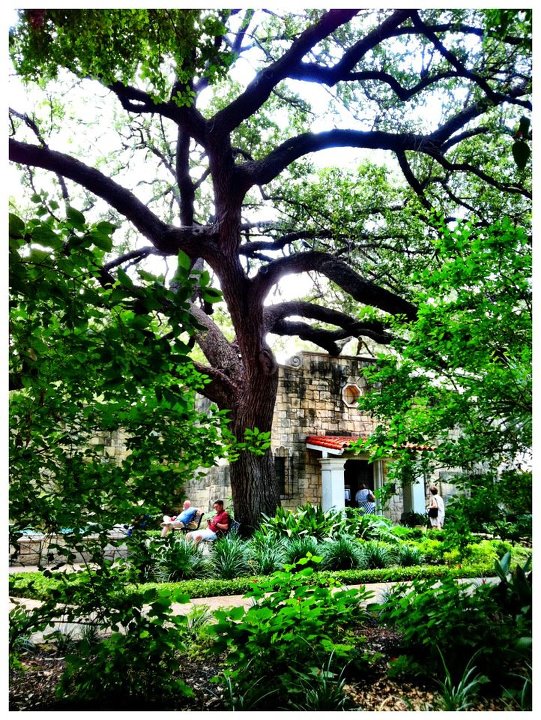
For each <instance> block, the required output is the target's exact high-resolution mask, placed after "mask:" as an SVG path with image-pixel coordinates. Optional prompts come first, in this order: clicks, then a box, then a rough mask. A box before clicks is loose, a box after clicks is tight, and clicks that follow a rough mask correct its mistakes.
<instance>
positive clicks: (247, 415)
mask: <svg viewBox="0 0 541 720" xmlns="http://www.w3.org/2000/svg"><path fill="white" fill-rule="evenodd" d="M529 32H530V31H529V17H528V13H527V12H520V11H494V12H492V13H490V12H488V13H487V12H481V11H459V10H454V11H436V10H372V11H366V10H330V11H315V10H313V11H312V10H302V11H299V12H298V13H282V12H279V13H278V12H269V11H252V10H242V11H240V10H234V11H192V10H154V11H153V10H130V11H127V10H126V11H125V10H116V11H111V10H105V11H98V10H28V11H21V13H20V20H19V23H18V25H17V26H16V27H15V28H14V29H13V32H12V37H11V50H12V57H13V60H14V63H15V67H16V70H17V73H18V74H19V76H20V77H22V78H23V79H26V80H29V81H36V80H37V81H39V83H40V84H41V85H43V86H45V87H46V89H47V91H48V92H53V91H56V92H57V93H65V92H66V87H67V86H66V83H67V82H68V79H69V78H71V81H72V82H73V78H74V77H75V78H79V79H80V81H81V84H80V86H79V84H78V85H77V90H78V91H79V92H81V91H83V93H84V95H83V96H82V97H83V98H84V100H83V101H82V102H80V104H79V105H78V106H76V107H74V106H72V105H70V106H66V107H69V108H70V110H69V112H70V113H75V114H76V116H77V122H78V123H79V124H80V125H79V127H80V129H81V132H83V130H84V129H85V128H87V127H88V126H89V125H91V124H92V122H96V115H99V118H98V122H99V124H100V131H101V135H98V137H99V138H100V142H99V145H98V146H96V147H92V148H88V147H87V148H82V149H81V148H78V142H77V140H78V138H77V137H73V136H72V137H70V138H68V139H66V135H65V127H66V125H67V124H68V120H69V117H68V115H69V113H67V112H66V110H65V109H63V106H62V100H63V98H62V95H60V94H58V95H57V96H56V97H51V98H50V99H49V102H48V104H47V108H48V112H49V114H48V115H47V116H45V117H44V116H43V114H42V113H41V114H40V109H39V108H38V107H36V108H35V109H34V110H33V111H32V112H27V113H24V112H20V111H18V110H17V108H14V110H13V111H12V115H11V117H12V126H11V127H12V137H11V139H10V158H11V160H13V161H14V162H15V163H18V164H19V165H20V166H23V167H26V168H27V169H28V171H29V175H28V178H29V179H28V182H30V183H32V184H33V186H34V187H37V186H38V184H39V175H38V174H37V172H38V170H45V171H47V172H48V173H49V176H50V178H53V179H54V178H56V179H57V180H58V187H59V192H61V193H62V194H63V196H64V198H65V199H66V201H69V200H70V198H72V197H73V196H74V193H75V192H76V188H77V187H79V188H81V189H82V190H84V191H85V192H86V193H87V195H86V196H85V200H86V202H89V200H88V198H89V197H96V198H99V199H101V201H104V202H105V204H106V205H107V206H109V208H110V210H111V215H110V217H113V218H114V219H115V220H119V219H124V220H125V221H126V222H127V223H128V224H129V225H130V226H131V227H132V228H133V229H134V231H135V233H136V235H137V236H138V237H139V238H144V239H145V242H146V244H145V245H141V244H140V243H139V244H138V245H135V246H132V247H129V248H127V247H126V245H125V244H124V245H123V246H119V248H118V252H117V254H116V255H115V256H111V257H110V258H108V259H107V262H105V263H104V266H103V272H102V282H103V283H104V284H107V283H114V282H115V280H116V279H117V278H118V273H119V272H120V271H122V270H126V269H127V268H128V267H130V266H133V265H134V264H135V265H139V266H143V265H144V263H145V261H147V259H148V258H152V257H155V256H156V255H157V256H160V257H165V258H167V257H168V256H172V257H173V258H175V257H177V256H178V255H179V252H181V253H182V255H181V257H182V258H184V257H185V256H188V257H189V258H190V261H191V263H192V265H193V266H198V265H201V264H203V263H204V264H206V265H207V266H208V267H209V268H210V269H211V271H212V274H213V278H214V279H215V282H216V287H219V288H220V290H221V292H222V293H223V297H224V300H225V303H226V305H227V310H228V312H229V315H230V319H231V323H232V327H233V329H234V333H235V337H234V339H233V340H228V339H227V338H226V336H225V334H224V332H222V330H221V329H220V327H219V326H218V324H217V323H216V322H215V321H214V319H213V317H212V313H211V312H210V307H209V305H208V304H206V303H205V302H204V300H203V299H197V298H194V301H193V303H192V307H191V310H192V315H193V318H194V319H195V320H196V321H197V323H198V325H199V327H200V330H199V332H198V335H197V343H198V344H199V346H200V348H201V350H202V352H203V354H204V357H205V358H206V363H204V364H203V363H202V364H201V367H200V369H201V370H203V371H204V372H205V373H206V374H207V375H208V376H209V378H210V380H211V381H210V382H209V384H208V385H207V386H206V387H205V393H206V394H207V396H208V397H209V398H210V399H211V400H212V401H214V402H216V403H217V405H218V406H219V407H220V408H222V409H228V410H229V411H230V418H231V428H232V430H233V433H234V434H235V436H236V437H237V438H239V440H243V439H244V437H245V431H246V430H247V429H251V428H255V427H257V428H259V430H261V431H269V430H270V428H271V424H272V416H273V408H274V402H275V397H276V388H277V365H276V361H275V358H274V356H273V352H272V350H271V348H270V346H269V344H268V335H269V334H271V333H274V334H277V335H296V336H298V337H300V338H302V339H304V340H309V341H311V342H312V343H315V344H316V345H318V346H319V347H321V348H323V349H325V350H326V351H328V352H329V353H331V354H333V355H336V354H339V352H340V350H341V347H342V346H343V342H344V341H345V340H347V339H348V338H352V337H354V338H358V339H360V340H362V339H366V338H369V339H370V340H371V341H374V342H377V343H383V344H385V343H388V342H389V340H390V337H391V336H390V334H389V332H388V329H387V327H386V325H387V323H386V320H385V318H386V317H391V316H396V315H400V316H403V317H405V318H409V319H411V320H413V319H415V318H416V316H417V308H416V306H415V304H414V302H412V296H408V288H407V276H408V262H409V261H410V260H411V259H412V258H413V257H415V258H422V257H426V256H427V254H429V253H430V245H429V243H427V238H429V237H430V234H431V232H432V230H431V228H432V227H436V225H437V223H436V222H435V221H434V218H436V217H437V218H438V222H439V221H440V218H441V217H443V218H444V219H445V220H446V221H447V222H451V221H453V219H455V218H457V217H460V216H463V215H465V214H469V215H475V222H477V223H478V224H480V225H483V224H488V223H490V222H491V221H492V220H493V219H494V218H493V217H491V213H492V215H494V213H495V212H498V213H502V212H504V213H505V214H508V215H510V216H514V217H515V218H516V217H518V216H520V214H521V213H522V212H523V209H524V206H525V202H526V203H527V200H528V198H529V197H530V193H529V189H528V187H527V185H526V178H525V174H524V172H523V169H524V167H525V164H526V163H527V162H528V153H529V143H528V137H527V135H528V123H527V119H524V116H527V114H528V112H529V110H530V108H531V105H530V95H529V93H530V84H531V69H530V65H529V47H528V37H529ZM66 71H68V73H69V74H66ZM77 82H78V83H79V81H77ZM104 91H105V92H106V93H107V95H106V98H109V97H112V98H113V99H114V101H115V102H116V104H117V106H118V113H117V114H116V115H113V114H111V113H107V112H105V111H104V110H103V108H104V104H103V103H104ZM79 97H81V96H79ZM93 103H94V105H93ZM521 117H523V119H522V120H520V118H521ZM59 118H61V121H60V120H59ZM108 118H110V120H108ZM517 128H518V129H519V130H518V133H517V134H516V136H515V137H513V134H514V133H515V131H516V129H517ZM106 138H107V139H106ZM102 142H103V146H104V148H105V147H107V148H109V147H111V148H112V149H111V151H110V152H105V150H104V152H103V153H102V156H101V157H98V156H99V155H100V152H99V151H100V146H101V144H102ZM336 148H353V149H355V150H363V151H369V152H370V158H371V159H375V158H378V157H381V158H382V162H383V159H384V158H387V159H389V158H392V159H393V160H394V162H395V165H396V168H397V169H399V171H400V173H401V175H402V179H403V182H402V187H401V188H400V190H391V186H392V183H390V182H389V185H388V187H387V189H386V191H385V192H383V191H382V187H383V185H384V184H385V183H386V182H387V180H384V179H382V178H381V177H380V179H379V180H378V179H377V177H378V172H379V171H378V170H377V169H376V168H374V167H373V166H372V165H365V166H364V168H363V169H361V170H360V171H359V172H358V173H354V174H353V175H351V176H348V177H347V178H346V173H339V172H335V173H333V172H330V173H328V174H323V175H322V176H321V177H317V176H316V173H315V171H314V167H313V164H312V159H313V157H314V154H317V153H319V152H321V151H325V150H330V149H336ZM94 155H95V156H96V157H95V159H94ZM138 155H140V156H141V158H142V160H140V161H138V160H137V156H138ZM90 157H92V158H93V159H92V160H90V159H89V158H90ZM143 163H144V165H143ZM149 188H150V191H151V192H150V193H149V192H148V190H149ZM494 198H497V202H494ZM308 199H309V200H310V202H308ZM494 208H497V210H496V211H495V210H494ZM389 253H391V254H392V255H393V257H395V258H399V260H397V261H396V262H397V263H398V265H399V266H400V268H401V271H400V273H399V275H400V277H395V276H394V275H393V273H392V272H389V264H388V254H389ZM400 263H402V264H401V265H400ZM395 266H396V263H395ZM301 273H310V274H311V276H312V277H313V278H315V279H316V280H317V281H318V282H320V284H321V283H322V284H323V285H322V288H323V290H322V291H323V293H324V294H325V293H327V297H330V296H331V294H332V293H333V292H335V291H336V292H338V293H340V294H341V297H342V298H344V297H348V298H349V301H347V302H346V301H345V300H343V299H342V302H341V306H340V307H331V305H330V303H328V302H327V303H326V302H324V301H323V302H322V301H321V300H320V301H317V298H316V297H315V295H312V296H310V297H309V298H305V297H302V296H301V295H300V293H299V296H298V297H297V298H296V299H295V298H293V299H291V298H287V299H286V300H284V301H274V302H272V303H271V302H269V297H270V296H271V293H273V291H274V290H275V289H276V287H277V285H278V284H279V283H280V281H281V279H282V278H284V277H285V276H286V275H291V274H301ZM360 307H370V308H373V309H374V310H375V311H377V312H374V313H373V314H372V315H370V314H367V313H365V314H362V313H359V312H358V308H360ZM166 311H167V309H166V308H164V312H166ZM231 484H232V491H233V502H234V506H235V513H236V516H237V517H238V519H239V520H240V521H241V522H242V523H244V524H246V525H247V526H255V525H257V523H258V519H259V516H260V513H261V512H265V513H272V512H273V511H274V510H275V508H276V507H277V505H278V504H279V490H278V487H277V484H276V482H275V480H274V473H273V463H272V456H271V454H270V452H267V453H266V454H264V455H257V454H254V453H250V452H244V453H241V454H240V457H239V459H238V460H237V461H236V462H235V463H233V465H232V467H231Z"/></svg>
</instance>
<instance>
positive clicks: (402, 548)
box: [395, 543, 424, 567]
mask: <svg viewBox="0 0 541 720" xmlns="http://www.w3.org/2000/svg"><path fill="white" fill-rule="evenodd" d="M395 558H396V561H397V563H398V564H399V565H401V566H402V567H410V566H411V565H422V563H423V562H424V555H423V553H422V552H421V550H420V549H419V548H418V547H416V546H415V545H409V544H407V543H401V544H400V545H399V546H398V547H397V548H396V550H395Z"/></svg>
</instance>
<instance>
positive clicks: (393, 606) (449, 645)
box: [379, 578, 520, 682]
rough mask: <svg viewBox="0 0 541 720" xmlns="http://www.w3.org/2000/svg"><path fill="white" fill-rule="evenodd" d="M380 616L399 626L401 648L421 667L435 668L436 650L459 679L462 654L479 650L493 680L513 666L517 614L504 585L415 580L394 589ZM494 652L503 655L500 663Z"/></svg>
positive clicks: (479, 657)
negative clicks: (508, 603) (506, 597)
mask: <svg viewBox="0 0 541 720" xmlns="http://www.w3.org/2000/svg"><path fill="white" fill-rule="evenodd" d="M379 618H380V620H381V621H382V622H384V623H388V624H389V625H391V626H393V627H395V628H397V629H399V631H400V633H401V635H402V647H403V650H404V652H405V653H406V654H407V655H408V656H411V657H412V659H413V661H414V663H415V664H416V665H417V666H418V665H419V664H422V665H423V666H425V667H429V666H432V667H434V666H435V665H437V654H436V653H440V652H441V655H442V656H443V657H444V658H445V664H446V668H448V671H449V673H450V674H451V676H452V677H453V678H456V677H457V676H458V677H460V676H461V675H462V674H463V672H464V658H469V657H471V656H472V654H473V653H475V654H476V660H477V666H478V668H479V670H480V672H481V673H484V674H486V675H487V676H488V677H489V678H490V679H491V681H493V682H501V681H502V679H503V678H504V677H505V676H506V674H507V675H508V674H509V673H512V672H513V671H514V670H515V666H516V662H517V629H516V626H515V617H514V616H513V615H510V614H509V612H508V611H506V609H505V605H504V604H503V603H502V597H501V589H500V586H493V585H491V584H481V585H479V586H475V585H470V586H469V587H468V585H467V584H460V583H458V582H457V581H456V580H453V579H452V578H444V579H442V581H441V583H439V584H438V585H437V586H434V585H433V584H432V583H430V582H429V581H416V582H414V583H412V585H411V586H410V587H408V586H402V587H397V588H393V589H392V590H391V591H390V592H389V594H388V595H387V598H386V601H385V603H384V604H382V605H381V606H380V614H379ZM519 633H520V631H519ZM495 652H497V653H498V657H500V658H501V662H500V663H498V664H497V665H495V664H494V662H493V658H494V653H495Z"/></svg>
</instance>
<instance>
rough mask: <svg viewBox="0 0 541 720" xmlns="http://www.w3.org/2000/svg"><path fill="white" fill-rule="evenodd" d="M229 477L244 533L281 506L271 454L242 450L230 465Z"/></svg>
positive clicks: (236, 514)
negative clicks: (263, 514)
mask: <svg viewBox="0 0 541 720" xmlns="http://www.w3.org/2000/svg"><path fill="white" fill-rule="evenodd" d="M230 477H231V490H232V493H233V507H234V509H235V518H236V519H237V520H238V521H239V522H240V523H241V533H242V534H243V535H249V534H251V533H252V532H253V530H255V528H257V526H258V525H259V524H260V522H261V519H262V518H261V513H265V514H266V515H271V516H272V515H274V513H275V512H276V509H277V507H278V506H279V505H280V490H279V488H278V486H277V482H276V476H275V473H274V461H273V456H272V453H271V452H270V451H268V452H267V453H266V454H265V455H264V456H258V455H254V454H253V453H250V452H243V453H242V454H241V456H240V457H239V459H238V460H237V461H236V462H234V463H233V464H232V465H231V476H230Z"/></svg>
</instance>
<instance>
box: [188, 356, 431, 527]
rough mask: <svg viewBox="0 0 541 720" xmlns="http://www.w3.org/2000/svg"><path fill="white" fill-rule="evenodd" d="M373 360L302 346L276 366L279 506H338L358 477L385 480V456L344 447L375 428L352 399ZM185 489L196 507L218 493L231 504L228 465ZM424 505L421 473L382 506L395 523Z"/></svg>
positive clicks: (350, 497)
mask: <svg viewBox="0 0 541 720" xmlns="http://www.w3.org/2000/svg"><path fill="white" fill-rule="evenodd" d="M373 362H374V361H373V359H372V358H369V357H366V358H363V357H346V356H344V357H342V356H340V357H331V356H330V355H327V354H324V353H316V352H302V353H299V354H297V355H294V356H293V357H292V358H290V359H289V360H288V361H287V362H286V363H285V364H284V365H280V367H279V381H278V394H277V399H276V405H275V409H274V420H273V426H272V452H273V454H274V462H275V468H276V473H277V476H278V478H279V481H280V486H281V501H282V506H283V507H286V508H290V509H295V508H296V507H298V506H299V505H302V504H304V503H307V502H308V503H312V504H314V505H321V506H322V508H323V509H324V510H328V509H330V508H335V509H342V508H344V506H346V505H355V502H354V498H355V493H356V491H357V490H358V489H359V487H360V485H361V483H363V482H365V483H366V484H367V485H368V486H369V487H370V488H372V489H373V490H377V489H378V488H380V487H381V486H382V485H383V483H384V481H385V473H386V465H385V461H377V462H375V463H368V461H367V457H366V456H363V455H362V454H361V455H357V454H355V453H354V452H352V451H350V450H348V447H349V446H350V445H351V443H352V442H353V441H354V440H356V439H357V438H359V437H363V438H365V437H367V436H368V435H370V433H371V432H372V430H373V429H374V421H373V420H372V419H371V418H370V417H369V416H368V415H363V414H362V413H361V411H360V410H359V409H358V405H357V400H358V398H359V397H360V395H361V394H363V393H364V392H366V389H367V382H366V379H365V377H364V371H365V369H366V368H367V367H368V366H369V365H370V364H371V363H373ZM185 492H186V496H187V497H189V498H190V499H191V501H192V503H193V504H195V505H197V506H198V507H203V508H210V507H212V502H213V500H214V499H215V498H218V497H221V498H223V499H224V500H225V501H226V504H228V505H230V504H231V503H230V498H231V488H230V484H229V468H228V466H227V465H225V464H224V465H222V466H219V467H215V468H211V470H210V471H209V472H208V473H207V475H206V476H205V477H202V478H198V479H193V480H190V481H188V482H187V483H185ZM425 506H426V500H425V480H424V478H420V479H419V480H418V481H417V482H416V483H414V484H413V485H412V486H410V487H409V488H407V489H406V490H405V491H403V490H402V489H398V488H397V491H396V494H395V495H393V496H392V497H391V500H390V503H389V505H388V506H387V507H386V508H385V509H384V510H381V509H380V512H381V513H382V514H384V515H386V516H387V517H390V518H392V519H393V520H395V521H398V520H399V519H400V516H401V514H402V512H404V511H413V512H419V513H424V512H425Z"/></svg>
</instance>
